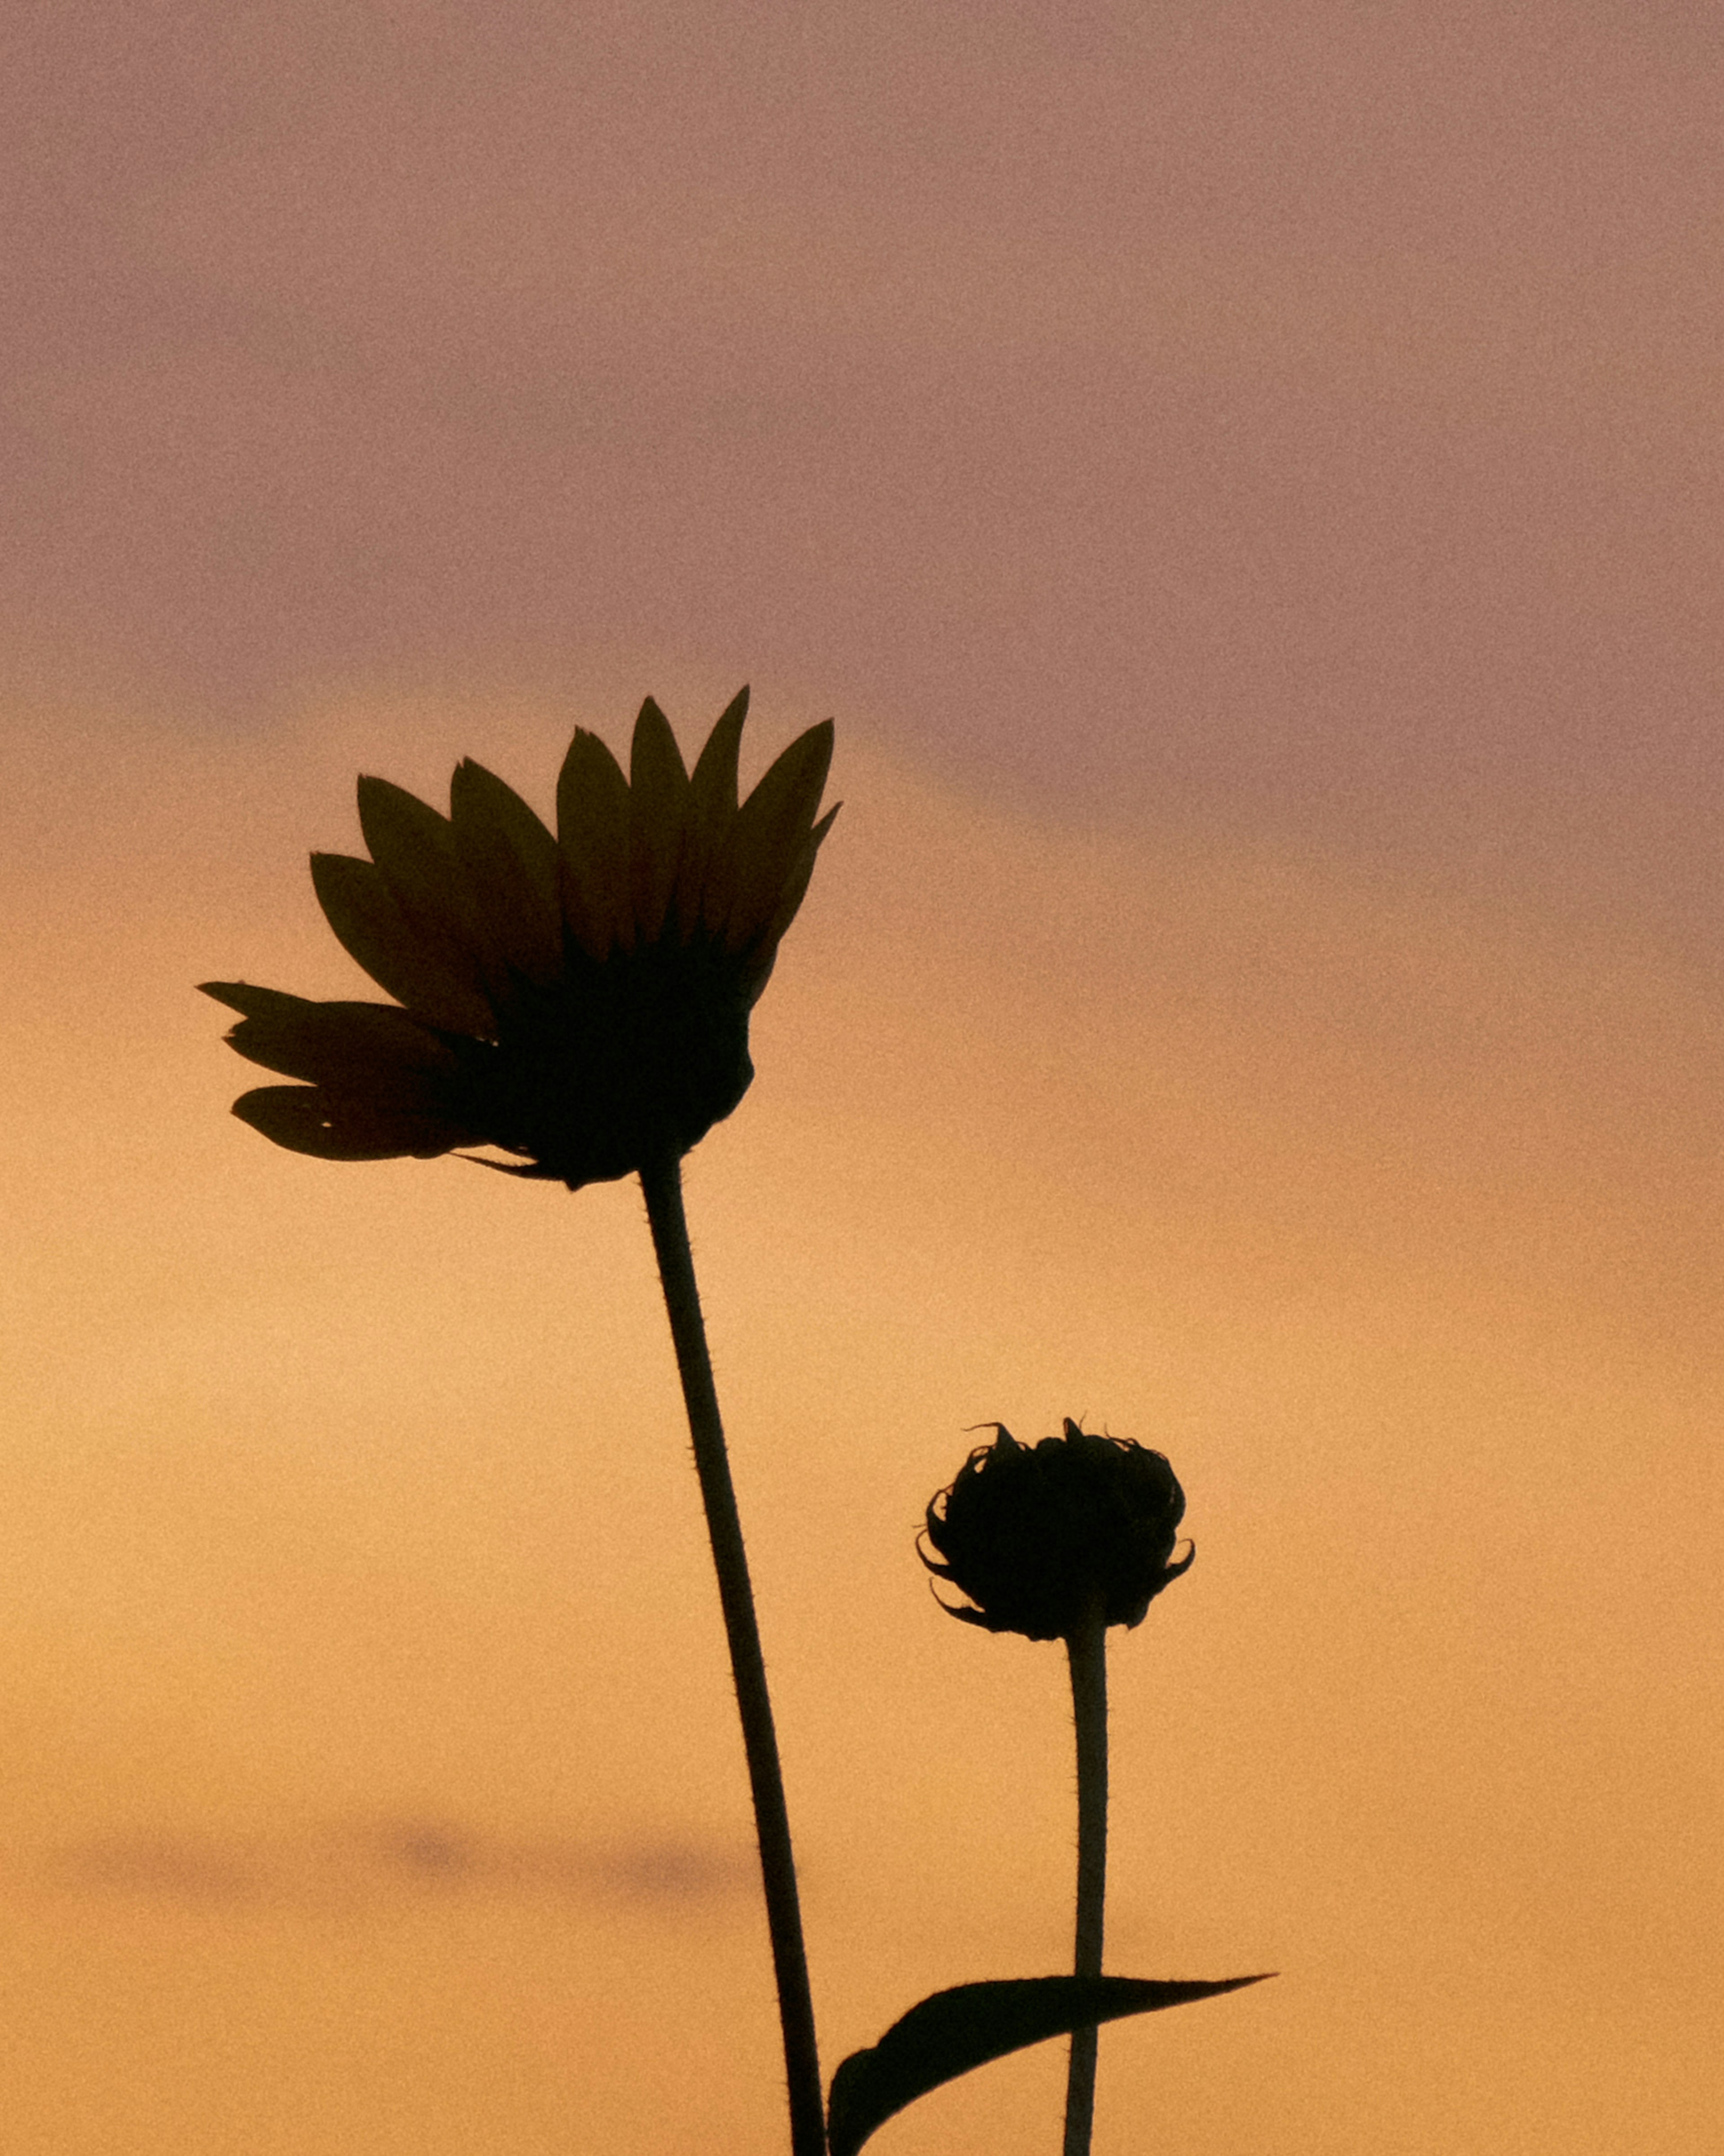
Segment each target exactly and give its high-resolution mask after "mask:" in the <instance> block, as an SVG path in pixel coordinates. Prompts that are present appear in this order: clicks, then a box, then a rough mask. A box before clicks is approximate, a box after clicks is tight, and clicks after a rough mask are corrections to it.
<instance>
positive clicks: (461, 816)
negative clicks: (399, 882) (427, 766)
mask: <svg viewBox="0 0 1724 2156" xmlns="http://www.w3.org/2000/svg"><path fill="white" fill-rule="evenodd" d="M449 827H450V830H451V832H452V834H453V835H454V843H455V848H456V850H457V852H458V853H459V855H460V856H461V859H462V860H463V862H464V865H465V867H466V870H467V875H468V880H469V884H470V885H471V887H472V890H473V891H474V894H475V896H476V897H477V898H478V899H479V901H480V903H481V905H482V906H483V909H484V912H485V926H486V929H487V932H488V938H489V945H488V947H489V949H490V954H491V956H492V959H493V962H494V963H500V965H501V966H502V967H503V968H504V969H505V972H506V971H507V970H508V969H513V970H514V971H516V972H518V973H522V974H525V975H526V978H527V979H529V980H531V981H536V982H537V983H539V984H540V985H541V987H544V986H548V985H549V984H550V983H552V982H553V981H555V980H556V979H557V977H558V975H559V974H560V973H561V972H562V915H561V913H560V911H559V910H558V901H557V841H556V839H553V838H552V835H551V834H550V833H549V832H548V831H547V830H546V829H545V826H544V825H543V824H541V822H540V821H539V819H538V818H537V817H536V815H535V814H533V812H532V810H531V808H528V806H527V804H526V802H525V801H523V800H522V799H521V796H520V795H519V794H518V793H516V791H515V789H514V788H513V787H512V786H508V785H505V783H504V782H503V781H502V780H501V779H500V778H497V777H496V775H495V773H492V772H489V771H487V770H486V769H485V766H484V765H483V764H482V763H475V762H473V761H472V759H471V758H470V757H467V758H464V760H463V761H462V762H459V763H458V764H457V765H456V766H455V770H454V778H452V779H451V780H450V781H449ZM506 987H507V983H506V980H504V979H497V978H494V979H493V980H492V982H491V983H490V988H491V993H492V996H493V999H494V1000H495V998H496V996H497V995H498V994H499V993H505V992H506Z"/></svg>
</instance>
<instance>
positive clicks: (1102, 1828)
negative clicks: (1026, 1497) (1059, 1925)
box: [1063, 1601, 1107, 2156]
mask: <svg viewBox="0 0 1724 2156" xmlns="http://www.w3.org/2000/svg"><path fill="white" fill-rule="evenodd" d="M1065 1650H1066V1653H1067V1655H1069V1656H1070V1661H1071V1712H1072V1720H1073V1722H1075V1724H1076V1727H1077V1787H1078V1859H1077V1938H1076V1946H1075V1952H1074V1953H1073V1957H1072V1974H1074V1975H1075V1976H1100V1975H1101V1928H1102V1917H1103V1912H1104V1909H1105V1906H1106V1899H1107V1620H1106V1618H1105V1617H1104V1616H1103V1614H1102V1613H1101V1604H1100V1602H1099V1601H1098V1602H1097V1603H1095V1604H1094V1605H1093V1606H1092V1607H1091V1609H1090V1613H1089V1615H1088V1616H1087V1617H1086V1618H1085V1621H1084V1623H1083V1624H1082V1625H1080V1627H1079V1628H1078V1630H1076V1631H1075V1632H1072V1633H1070V1634H1068V1635H1067V1637H1066V1641H1065ZM1095 2041H1096V2031H1095V2030H1094V2029H1093V2028H1091V2029H1079V2030H1075V2031H1074V2032H1073V2035H1072V2039H1071V2060H1070V2065H1069V2066H1067V2068H1066V2075H1065V2149H1064V2152H1063V2156H1090V2128H1091V2126H1092V2124H1093V2123H1094V2120H1095Z"/></svg>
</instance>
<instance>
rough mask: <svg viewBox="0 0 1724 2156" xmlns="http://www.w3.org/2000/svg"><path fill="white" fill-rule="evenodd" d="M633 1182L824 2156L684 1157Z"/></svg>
mask: <svg viewBox="0 0 1724 2156" xmlns="http://www.w3.org/2000/svg"><path fill="white" fill-rule="evenodd" d="M640 1183H641V1188H642V1189H643V1191H644V1193H645V1194H646V1207H647V1219H648V1220H649V1222H650V1223H651V1224H652V1230H653V1248H654V1250H655V1251H656V1252H657V1254H658V1260H659V1280H660V1281H662V1283H663V1285H664V1306H665V1309H666V1310H667V1311H668V1312H669V1313H670V1337H671V1339H672V1341H673V1342H675V1347H676V1367H677V1371H678V1373H679V1374H680V1377H681V1379H682V1396H683V1399H684V1401H685V1404H686V1405H687V1408H688V1416H689V1435H690V1437H691V1438H692V1439H693V1440H694V1448H695V1473H696V1474H697V1475H698V1476H699V1477H700V1496H701V1499H702V1501H703V1502H704V1503H705V1505H706V1527H707V1532H708V1533H709V1534H710V1535H711V1539H712V1562H713V1564H714V1566H715V1567H716V1570H717V1573H718V1594H719V1601H720V1603H721V1605H722V1607H723V1610H724V1628H725V1637H726V1640H727V1641H728V1642H729V1645H730V1650H731V1674H732V1676H733V1677H734V1678H735V1681H736V1707H737V1711H738V1712H739V1713H740V1714H741V1720H742V1745H743V1749H744V1750H745V1752H746V1753H747V1758H748V1781H749V1786H750V1788H751V1789H752V1791H753V1794H754V1823H755V1831H756V1834H757V1836H758V1839H759V1842H760V1870H761V1880H762V1885H763V1886H764V1887H765V1890H766V1904H767V1929H768V1931H769V1933H770V1934H771V1937H772V1968H773V1972H774V1974H776V1976H777V1981H778V2019H779V2020H780V2022H781V2023H782V2027H783V2030H784V2072H785V2078H786V2081H787V2082H788V2089H789V2097H790V2145H791V2149H792V2152H793V2156H825V2149H826V2121H825V2107H824V2104H823V2102H822V2101H821V2094H820V2057H819V2052H818V2049H817V2047H816V2045H815V2040H814V2006H813V1998H812V1996H811V1994H810V1993H809V1990H808V1955H807V1953H806V1952H805V1950H804V1948H803V1935H802V1912H801V1908H800V1907H799V1905H798V1900H797V1892H796V1864H795V1861H794V1859H793V1856H792V1854H791V1847H790V1815H789V1813H788V1809H786V1806H785V1802H784V1777H783V1774H782V1771H781V1769H780V1768H779V1764H778V1740H777V1736H776V1735H775V1734H774V1732H773V1729H772V1701H771V1699H770V1698H769V1697H768V1696H767V1670H766V1662H765V1660H764V1658H763V1656H762V1653H761V1645H760V1626H759V1624H758V1622H757V1619H756V1617H755V1613H754V1594H753V1590H752V1588H751V1587H750V1586H749V1584H748V1559H747V1554H746V1553H745V1552H744V1550H743V1547H742V1522H741V1518H740V1517H739V1515H738V1513H737V1511H736V1491H735V1489H734V1487H733V1486H732V1485H731V1464H730V1460H729V1457H728V1455H726V1451H725V1441H724V1426H723V1424H722V1423H721V1421H720V1419H719V1413H718V1392H717V1389H716V1386H715V1385H714V1383H713V1381H712V1358H711V1355H710V1354H709V1353H707V1348H706V1325H705V1323H704V1322H703V1321H702V1319H701V1316H700V1291H699V1290H698V1288H697V1287H696V1286H695V1260H694V1255H693V1253H692V1252H691V1251H690V1248H689V1228H688V1219H687V1215H686V1214H685V1212H684V1210H683V1203H682V1165H681V1163H680V1161H679V1160H677V1159H676V1158H675V1157H672V1158H670V1159H669V1160H666V1161H663V1162H659V1163H655V1164H654V1165H653V1166H652V1167H650V1168H643V1169H642V1170H641V1172H640Z"/></svg>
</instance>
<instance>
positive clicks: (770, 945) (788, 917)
mask: <svg viewBox="0 0 1724 2156" xmlns="http://www.w3.org/2000/svg"><path fill="white" fill-rule="evenodd" d="M843 806H844V803H843V802H842V801H834V803H833V804H832V806H831V808H829V809H828V810H827V812H826V814H824V816H823V817H822V818H821V819H820V820H819V822H818V824H815V826H814V828H813V830H812V831H810V832H809V834H808V844H807V845H806V846H805V847H804V848H803V856H802V859H801V860H799V861H798V863H797V865H796V866H795V867H794V868H793V870H791V872H790V875H789V877H788V880H787V881H786V882H785V884H784V886H783V888H782V890H781V891H780V892H779V894H778V903H777V906H776V907H775V908H774V910H773V912H772V918H771V919H770V920H769V921H767V925H766V927H765V928H764V930H763V931H762V933H761V937H760V944H761V947H762V949H765V950H768V951H775V950H777V947H778V944H779V942H780V941H781V939H782V937H783V934H784V932H785V930H786V929H787V928H788V927H789V926H790V924H791V922H792V921H794V920H795V918H796V916H797V914H798V911H800V910H801V906H802V902H803V899H804V898H806V897H807V896H808V880H809V878H810V877H811V876H812V875H813V873H814V860H815V857H816V855H818V853H819V851H820V848H821V845H822V844H823V843H824V840H825V837H826V834H827V833H828V832H829V830H830V829H832V827H833V824H834V823H835V822H836V821H837V819H838V812H839V809H840V808H843Z"/></svg>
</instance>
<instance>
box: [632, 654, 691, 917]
mask: <svg viewBox="0 0 1724 2156" xmlns="http://www.w3.org/2000/svg"><path fill="white" fill-rule="evenodd" d="M689 792H690V786H689V775H688V773H687V772H686V771H685V770H684V768H683V762H682V752H681V750H680V749H679V748H678V747H677V746H676V737H675V734H674V733H672V732H671V731H670V721H669V720H668V719H667V718H666V717H665V716H664V713H663V712H662V711H660V710H659V707H658V706H657V705H656V704H655V703H654V701H653V700H652V698H651V697H650V696H649V697H648V698H647V700H646V701H645V702H644V704H643V705H642V706H641V707H640V716H639V718H638V719H637V720H636V721H635V722H634V749H633V752H632V753H631V755H630V757H629V861H630V869H629V874H630V878H631V881H632V886H633V888H632V891H631V900H632V903H633V905H634V925H635V932H636V934H637V936H638V937H639V938H640V940H641V941H642V942H651V941H652V939H653V938H654V937H656V936H657V935H658V933H659V930H660V929H661V928H662V927H664V914H665V910H666V908H667V907H668V906H669V905H670V894H671V892H672V891H673V890H674V889H675V884H676V871H677V868H678V865H680V862H681V860H682V847H683V839H684V836H685V832H686V830H687V827H688V819H689Z"/></svg>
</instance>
